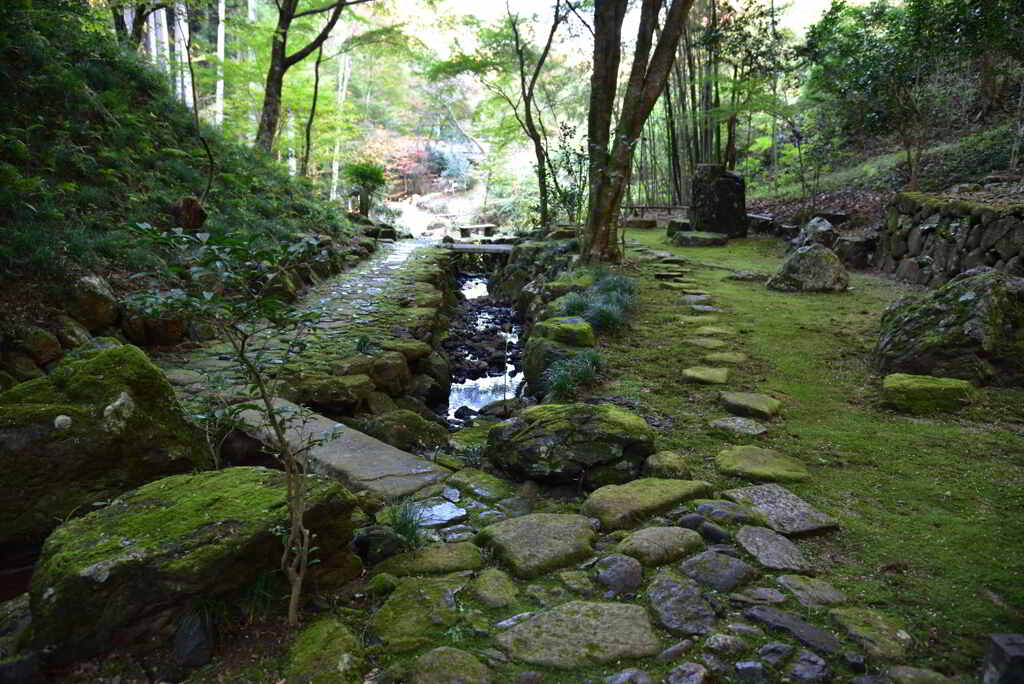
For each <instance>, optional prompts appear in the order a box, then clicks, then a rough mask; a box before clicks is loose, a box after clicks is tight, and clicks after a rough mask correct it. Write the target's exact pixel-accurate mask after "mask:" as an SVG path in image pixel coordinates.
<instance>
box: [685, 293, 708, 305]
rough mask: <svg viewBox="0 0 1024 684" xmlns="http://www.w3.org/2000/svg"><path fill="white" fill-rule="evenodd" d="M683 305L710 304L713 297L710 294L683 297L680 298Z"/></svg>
mask: <svg viewBox="0 0 1024 684" xmlns="http://www.w3.org/2000/svg"><path fill="white" fill-rule="evenodd" d="M679 301H681V302H682V303H683V304H710V303H711V295H708V294H691V295H683V296H682V297H680V298H679Z"/></svg>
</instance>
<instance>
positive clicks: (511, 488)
mask: <svg viewBox="0 0 1024 684" xmlns="http://www.w3.org/2000/svg"><path fill="white" fill-rule="evenodd" d="M491 427H493V426H491ZM487 431H488V432H489V431H490V427H488V429H487ZM445 484H447V485H448V486H449V487H455V488H456V489H458V490H459V491H460V492H462V493H463V494H465V495H466V496H469V497H472V498H474V499H479V500H480V501H483V502H485V503H495V502H497V501H501V500H502V499H507V498H508V497H510V496H512V495H513V494H515V491H516V490H515V485H513V484H512V483H511V482H508V481H506V480H502V479H500V478H497V477H495V476H494V475H491V474H490V473H485V472H484V471H482V470H477V469H476V468H464V469H463V470H460V471H458V472H456V473H454V474H453V475H452V476H451V477H449V478H448V480H447V481H446V482H445Z"/></svg>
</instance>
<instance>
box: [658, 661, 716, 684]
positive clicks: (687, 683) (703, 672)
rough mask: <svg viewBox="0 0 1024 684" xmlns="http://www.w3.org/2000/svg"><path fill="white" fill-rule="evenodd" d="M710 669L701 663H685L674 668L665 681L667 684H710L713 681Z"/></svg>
mask: <svg viewBox="0 0 1024 684" xmlns="http://www.w3.org/2000/svg"><path fill="white" fill-rule="evenodd" d="M712 676H713V675H712V674H711V673H710V672H709V671H708V668H706V667H704V666H703V665H701V664H700V663H683V664H682V665H678V666H676V667H674V668H672V671H671V672H669V673H668V677H667V678H666V679H665V682H666V684H708V682H710V681H711V680H712Z"/></svg>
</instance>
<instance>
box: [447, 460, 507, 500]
mask: <svg viewBox="0 0 1024 684" xmlns="http://www.w3.org/2000/svg"><path fill="white" fill-rule="evenodd" d="M445 484H447V485H448V486H449V487H455V488H456V489H458V490H459V491H460V492H462V493H463V494H465V495H466V496H469V497H472V498H474V499H478V500H480V501H483V502H485V503H496V502H498V501H500V500H502V499H507V498H508V497H510V496H512V495H513V494H515V485H513V484H512V483H511V482H506V481H505V480H502V479H500V478H497V477H495V476H494V475H491V474H490V473H485V472H484V471H482V470H477V469H475V468H464V469H462V470H460V471H458V472H456V473H455V474H453V475H452V476H451V477H449V478H448V480H447V481H446V483H445Z"/></svg>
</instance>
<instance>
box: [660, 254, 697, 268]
mask: <svg viewBox="0 0 1024 684" xmlns="http://www.w3.org/2000/svg"><path fill="white" fill-rule="evenodd" d="M658 261H660V262H661V263H663V264H675V265H678V266H686V265H688V264H689V263H690V260H689V259H686V258H684V257H681V256H666V257H660V258H659V259H658Z"/></svg>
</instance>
